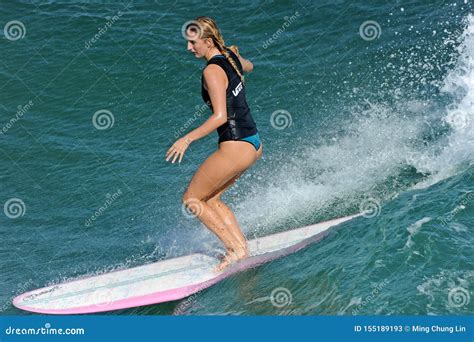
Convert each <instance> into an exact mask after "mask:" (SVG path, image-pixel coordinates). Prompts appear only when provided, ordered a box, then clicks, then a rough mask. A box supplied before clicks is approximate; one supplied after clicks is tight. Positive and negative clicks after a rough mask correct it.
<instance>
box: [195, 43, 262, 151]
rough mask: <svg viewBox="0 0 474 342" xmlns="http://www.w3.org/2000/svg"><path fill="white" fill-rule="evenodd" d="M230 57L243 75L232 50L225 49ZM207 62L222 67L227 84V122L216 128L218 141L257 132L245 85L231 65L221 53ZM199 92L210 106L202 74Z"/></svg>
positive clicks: (244, 136)
mask: <svg viewBox="0 0 474 342" xmlns="http://www.w3.org/2000/svg"><path fill="white" fill-rule="evenodd" d="M227 51H228V52H229V53H230V55H231V57H232V58H233V60H234V61H235V64H237V67H238V68H239V71H240V73H241V75H243V70H242V64H240V61H239V58H238V57H237V56H236V55H235V53H234V52H232V50H230V49H227ZM209 64H217V65H219V66H220V67H221V68H222V69H224V71H225V73H226V75H227V79H228V80H229V85H228V86H227V89H226V103H227V122H226V123H224V124H223V125H221V126H219V127H218V128H217V133H218V134H219V143H220V142H222V141H227V140H238V139H242V138H246V137H248V136H251V135H254V134H256V133H257V125H256V124H255V121H254V120H253V118H252V115H251V114H250V108H249V106H248V104H247V100H246V99H245V85H244V84H243V83H242V82H241V81H240V77H239V75H238V74H237V72H236V71H235V69H234V68H233V67H232V65H231V64H230V62H229V61H228V60H227V58H225V56H223V55H216V56H214V57H212V58H211V59H210V60H209V61H208V62H207V65H209ZM201 93H202V98H203V100H204V102H206V103H207V105H208V106H209V107H210V108H211V111H212V104H211V99H210V97H209V93H208V92H207V90H206V89H205V88H204V76H202V77H201Z"/></svg>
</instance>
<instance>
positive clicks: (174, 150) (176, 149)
mask: <svg viewBox="0 0 474 342" xmlns="http://www.w3.org/2000/svg"><path fill="white" fill-rule="evenodd" d="M191 143H192V140H191V139H190V138H189V137H187V136H184V137H182V138H179V139H178V140H176V142H175V143H174V144H173V145H172V146H171V147H170V148H169V149H168V151H167V152H166V161H168V160H169V159H170V158H171V157H173V156H174V158H173V161H172V162H171V163H173V164H174V162H175V161H176V158H178V157H179V162H180V163H181V159H183V156H184V152H185V151H186V150H187V149H188V147H189V145H191Z"/></svg>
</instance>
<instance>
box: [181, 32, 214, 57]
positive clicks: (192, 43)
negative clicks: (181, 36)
mask: <svg viewBox="0 0 474 342" xmlns="http://www.w3.org/2000/svg"><path fill="white" fill-rule="evenodd" d="M186 36H187V39H188V51H189V52H192V53H193V54H194V56H196V57H197V58H203V57H204V55H205V54H206V53H207V51H209V41H210V39H211V38H205V39H202V38H199V34H198V33H197V32H196V31H195V30H194V29H193V28H192V27H190V28H189V29H188V30H187V31H186Z"/></svg>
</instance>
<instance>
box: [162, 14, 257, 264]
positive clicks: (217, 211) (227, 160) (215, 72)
mask: <svg viewBox="0 0 474 342" xmlns="http://www.w3.org/2000/svg"><path fill="white" fill-rule="evenodd" d="M185 33H186V38H187V40H188V46H187V49H188V51H190V52H192V53H193V54H194V55H195V56H196V57H197V58H205V59H206V60H207V65H206V67H205V68H204V70H203V73H202V81H201V83H202V97H203V100H204V102H206V103H207V104H208V105H209V107H210V109H211V112H212V114H211V116H210V117H209V118H208V119H207V121H206V122H204V124H202V125H201V126H200V127H198V128H196V129H195V130H193V131H191V132H190V133H188V134H186V135H185V136H184V137H182V138H180V139H178V140H177V141H176V142H175V143H174V144H173V145H172V146H171V147H170V148H169V150H168V151H167V152H166V161H168V160H169V159H171V158H173V161H172V163H174V162H175V161H176V159H177V158H179V162H181V159H182V158H183V155H184V152H185V151H186V149H187V148H188V147H189V145H190V144H191V143H192V142H193V141H196V140H198V139H200V138H202V137H204V136H206V135H208V134H209V133H211V132H213V131H214V130H216V129H217V133H218V135H219V141H218V149H217V151H215V152H214V153H212V154H211V155H210V156H209V157H208V158H207V159H206V160H205V161H204V163H203V164H202V165H201V166H200V167H199V169H198V170H197V171H196V173H195V174H194V176H193V178H192V179H191V182H190V183H189V185H188V188H187V189H186V191H185V193H184V195H183V204H184V205H185V206H186V208H187V209H188V210H189V211H191V212H192V213H193V214H194V215H195V216H197V217H198V218H199V220H201V222H202V223H203V224H204V225H205V226H206V227H207V228H209V229H210V230H211V231H212V232H213V233H214V234H216V235H217V237H218V238H219V239H220V240H221V241H222V243H223V244H224V246H225V248H226V254H225V256H224V257H223V258H222V260H221V262H220V263H219V265H217V267H216V268H215V271H222V270H223V269H224V268H226V267H227V266H229V265H230V264H232V263H234V262H236V261H238V260H240V259H243V258H245V257H247V256H248V246H247V241H246V239H245V237H244V235H243V234H242V231H241V230H240V228H239V225H238V223H237V220H236V218H235V216H234V214H233V212H232V210H231V209H230V208H229V207H227V206H226V205H225V204H224V203H223V202H222V200H221V196H222V193H223V192H224V191H225V190H227V189H228V188H229V187H230V186H231V185H232V184H233V183H234V182H235V181H236V179H237V178H239V176H240V175H241V174H242V173H244V172H245V170H247V169H248V168H249V167H250V166H251V165H252V164H253V163H255V162H256V161H257V160H258V159H259V158H260V156H261V155H262V149H263V145H262V143H261V141H260V137H259V135H258V131H257V127H256V124H255V122H254V120H253V118H252V116H251V114H250V109H249V107H248V105H247V101H246V99H245V84H244V77H243V73H244V72H250V71H252V69H253V64H252V63H251V62H250V61H249V60H247V59H245V58H243V57H242V56H240V54H239V51H238V49H237V47H235V46H231V47H229V48H228V47H226V46H225V45H224V39H223V38H222V35H221V33H220V31H219V29H218V27H217V25H216V23H215V22H214V20H213V19H211V18H209V17H198V18H196V19H195V20H194V21H193V22H192V23H191V24H189V25H187V26H186V27H185Z"/></svg>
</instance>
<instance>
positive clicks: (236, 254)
mask: <svg viewBox="0 0 474 342" xmlns="http://www.w3.org/2000/svg"><path fill="white" fill-rule="evenodd" d="M248 255H249V253H248V248H246V247H245V248H239V249H237V250H234V251H227V253H226V255H225V256H224V258H223V259H222V261H221V262H220V263H219V265H217V266H216V268H214V272H220V271H222V270H224V269H225V268H226V267H228V266H230V265H231V264H234V263H236V262H237V261H239V260H241V259H245V258H246V257H248Z"/></svg>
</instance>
